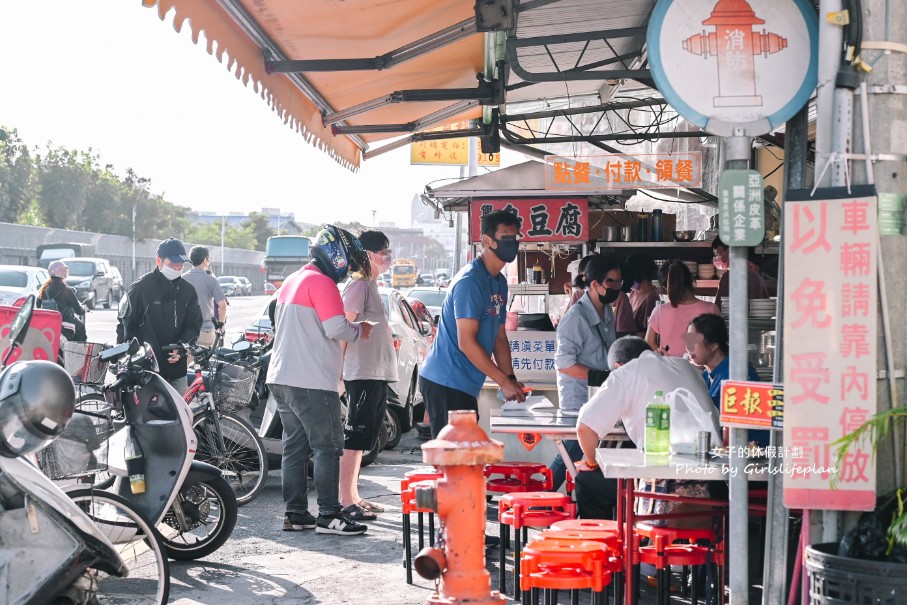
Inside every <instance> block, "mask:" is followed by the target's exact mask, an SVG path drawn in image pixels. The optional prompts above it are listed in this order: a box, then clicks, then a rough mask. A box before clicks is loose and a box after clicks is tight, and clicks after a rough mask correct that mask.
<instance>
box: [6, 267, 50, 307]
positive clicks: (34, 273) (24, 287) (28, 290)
mask: <svg viewBox="0 0 907 605" xmlns="http://www.w3.org/2000/svg"><path fill="white" fill-rule="evenodd" d="M48 277H49V275H48V273H47V269H42V268H41V267H25V266H22V265H0V305H6V306H9V305H13V304H15V303H16V301H18V300H19V299H24V298H25V297H26V296H28V295H29V294H34V295H35V296H36V297H37V296H38V290H40V289H41V286H42V285H43V284H44V282H46V281H47V278H48Z"/></svg>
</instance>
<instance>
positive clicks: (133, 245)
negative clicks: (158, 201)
mask: <svg viewBox="0 0 907 605" xmlns="http://www.w3.org/2000/svg"><path fill="white" fill-rule="evenodd" d="M137 277H138V276H137V275H136V270H135V200H134V199H133V200H132V281H135V280H136V278H137Z"/></svg>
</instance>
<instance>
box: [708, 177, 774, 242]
mask: <svg viewBox="0 0 907 605" xmlns="http://www.w3.org/2000/svg"><path fill="white" fill-rule="evenodd" d="M764 195H765V194H764V193H763V181H762V175H761V174H759V173H758V172H756V171H755V170H725V171H724V172H722V173H721V176H720V177H719V178H718V218H719V222H718V235H719V236H720V237H721V241H723V242H724V243H725V244H727V245H728V246H755V245H757V244H760V243H762V239H763V238H764V237H765V202H764Z"/></svg>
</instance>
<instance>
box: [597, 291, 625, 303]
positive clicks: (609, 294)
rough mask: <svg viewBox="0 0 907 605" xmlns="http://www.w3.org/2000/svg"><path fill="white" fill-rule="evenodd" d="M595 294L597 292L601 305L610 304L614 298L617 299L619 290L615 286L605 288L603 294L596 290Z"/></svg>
mask: <svg viewBox="0 0 907 605" xmlns="http://www.w3.org/2000/svg"><path fill="white" fill-rule="evenodd" d="M596 294H598V300H599V301H600V302H601V303H602V304H603V305H610V304H611V303H613V302H614V301H615V300H617V296H618V295H619V294H620V290H618V289H616V288H605V293H604V294H601V293H599V292H596Z"/></svg>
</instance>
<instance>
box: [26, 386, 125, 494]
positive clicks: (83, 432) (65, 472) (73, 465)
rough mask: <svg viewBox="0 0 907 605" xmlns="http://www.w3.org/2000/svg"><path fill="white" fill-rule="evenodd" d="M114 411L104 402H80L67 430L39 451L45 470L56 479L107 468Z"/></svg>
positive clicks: (40, 462)
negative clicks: (111, 414)
mask: <svg viewBox="0 0 907 605" xmlns="http://www.w3.org/2000/svg"><path fill="white" fill-rule="evenodd" d="M110 410H111V408H110V406H109V405H107V403H106V402H102V401H87V402H83V403H80V404H79V407H78V408H77V409H76V410H75V412H74V413H73V415H72V418H70V419H69V422H68V423H67V424H66V428H65V429H64V430H63V433H62V434H61V435H60V436H59V437H57V438H56V439H54V440H53V441H52V442H51V443H50V445H48V446H47V447H46V448H44V449H43V450H41V451H40V452H39V453H38V463H39V466H40V468H41V471H42V472H43V473H44V474H45V475H47V476H48V477H49V478H51V479H53V480H54V481H59V480H62V479H75V478H78V477H85V476H87V475H93V474H95V473H98V472H101V471H106V470H107V452H108V447H109V443H110V441H109V440H110V435H111V434H113V422H112V421H111V418H110Z"/></svg>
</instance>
